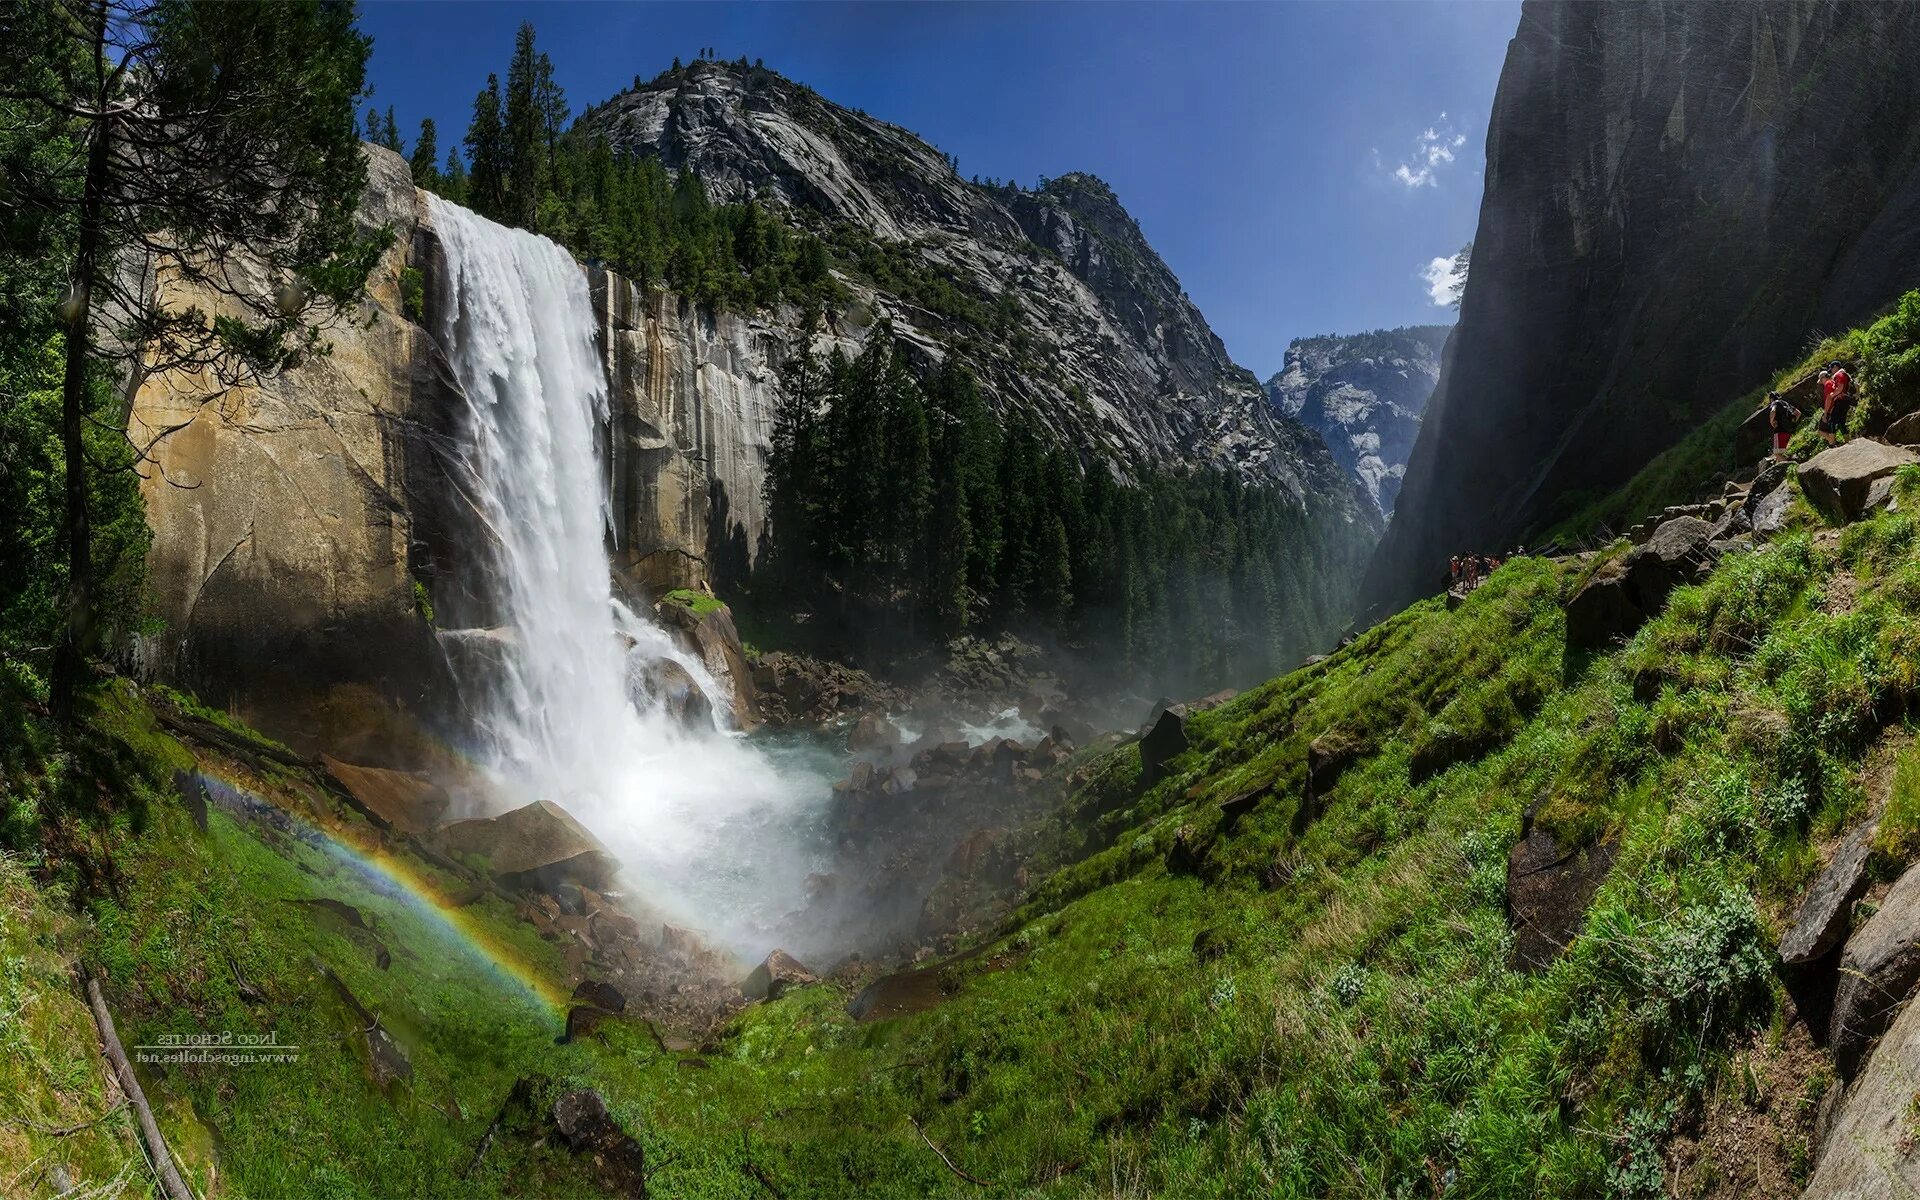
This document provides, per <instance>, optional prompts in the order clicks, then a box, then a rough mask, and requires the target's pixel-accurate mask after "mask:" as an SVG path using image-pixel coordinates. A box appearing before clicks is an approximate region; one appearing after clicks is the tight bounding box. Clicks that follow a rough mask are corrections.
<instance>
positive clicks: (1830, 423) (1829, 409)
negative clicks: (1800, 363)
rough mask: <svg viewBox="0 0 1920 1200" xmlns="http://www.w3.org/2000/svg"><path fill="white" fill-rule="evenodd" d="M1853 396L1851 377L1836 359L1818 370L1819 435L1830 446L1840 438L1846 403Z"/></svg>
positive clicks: (1845, 413)
mask: <svg viewBox="0 0 1920 1200" xmlns="http://www.w3.org/2000/svg"><path fill="white" fill-rule="evenodd" d="M1852 398H1853V379H1852V377H1851V376H1849V375H1848V374H1847V369H1846V368H1845V367H1843V366H1841V365H1840V363H1839V361H1838V360H1837V359H1836V360H1835V361H1833V362H1830V363H1828V364H1827V369H1826V370H1824V371H1822V372H1820V436H1821V437H1824V438H1826V439H1827V445H1829V446H1832V445H1835V444H1837V443H1838V442H1839V440H1840V425H1841V423H1842V422H1843V421H1845V420H1846V419H1847V405H1848V403H1849V402H1850V401H1851V400H1852Z"/></svg>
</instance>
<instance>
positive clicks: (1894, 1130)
mask: <svg viewBox="0 0 1920 1200" xmlns="http://www.w3.org/2000/svg"><path fill="white" fill-rule="evenodd" d="M1917 1089H1920V1004H1909V1005H1907V1007H1906V1009H1905V1010H1904V1011H1902V1012H1901V1014H1900V1019H1899V1020H1897V1021H1895V1022H1894V1023H1893V1028H1892V1029H1891V1030H1889V1031H1888V1033H1887V1036H1886V1037H1884V1038H1882V1039H1881V1041H1880V1046H1879V1048H1878V1049H1877V1050H1875V1051H1874V1053H1873V1058H1872V1059H1871V1060H1870V1061H1869V1062H1868V1063H1867V1069H1866V1071H1865V1072H1864V1073H1863V1074H1862V1075H1861V1077H1860V1081H1859V1082H1858V1083H1856V1084H1855V1085H1854V1086H1853V1087H1852V1088H1850V1089H1847V1090H1846V1091H1844V1092H1842V1090H1841V1088H1840V1087H1839V1086H1838V1085H1834V1086H1831V1087H1829V1088H1828V1089H1827V1091H1828V1094H1829V1095H1836V1094H1837V1095H1840V1096H1841V1099H1840V1102H1839V1111H1838V1112H1837V1113H1835V1114H1834V1115H1833V1118H1832V1124H1831V1126H1830V1128H1829V1129H1828V1130H1827V1134H1826V1136H1825V1137H1824V1138H1822V1139H1820V1142H1819V1146H1820V1157H1819V1159H1818V1160H1817V1161H1816V1162H1815V1164H1814V1171H1813V1178H1812V1179H1811V1180H1810V1181H1808V1183H1807V1190H1806V1191H1805V1192H1804V1193H1803V1195H1804V1196H1806V1197H1808V1198H1809V1200H1814V1198H1818V1200H1828V1198H1830V1197H1845V1198H1847V1200H1906V1198H1907V1197H1911V1196H1914V1195H1915V1194H1920V1155H1916V1154H1915V1152H1914V1151H1915V1149H1916V1147H1915V1145H1914V1138H1913V1120H1914V1118H1913V1098H1914V1094H1915V1092H1916V1090H1917Z"/></svg>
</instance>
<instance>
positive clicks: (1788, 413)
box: [1767, 392, 1800, 462]
mask: <svg viewBox="0 0 1920 1200" xmlns="http://www.w3.org/2000/svg"><path fill="white" fill-rule="evenodd" d="M1799 423H1800V410H1799V409H1797V408H1795V407H1794V406H1793V405H1791V404H1788V403H1787V401H1786V397H1784V396H1782V395H1781V394H1780V393H1779V392H1768V393H1767V426H1768V427H1769V428H1770V429H1772V430H1773V461H1774V462H1785V461H1787V443H1788V442H1790V441H1792V440H1793V429H1794V426H1796V425H1798V424H1799Z"/></svg>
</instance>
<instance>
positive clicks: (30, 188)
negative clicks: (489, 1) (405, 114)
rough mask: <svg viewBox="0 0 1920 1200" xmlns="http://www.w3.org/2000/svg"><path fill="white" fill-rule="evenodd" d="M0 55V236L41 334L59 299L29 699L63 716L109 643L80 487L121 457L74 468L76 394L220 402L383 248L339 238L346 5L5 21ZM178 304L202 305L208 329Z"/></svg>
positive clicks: (111, 2) (180, 7)
mask: <svg viewBox="0 0 1920 1200" xmlns="http://www.w3.org/2000/svg"><path fill="white" fill-rule="evenodd" d="M0 42H4V43H5V44H6V46H7V47H8V50H9V57H10V60H11V65H12V73H13V76H14V82H13V83H12V85H11V86H10V87H9V89H8V91H7V94H6V99H5V100H4V101H3V102H0V103H4V105H5V108H4V111H0V130H4V132H3V133H0V156H4V158H5V159H6V165H7V167H8V170H7V171H6V179H7V184H8V195H9V199H10V202H9V203H8V204H7V205H6V207H5V211H6V213H7V216H6V217H5V218H4V220H5V225H6V228H5V236H6V238H7V240H8V242H9V249H15V248H18V249H19V250H21V251H22V252H23V253H24V254H25V255H26V256H27V257H28V258H30V259H32V260H35V266H33V267H29V268H27V270H28V272H29V273H30V274H31V273H33V272H35V271H36V270H37V271H38V272H39V274H38V277H36V278H32V279H31V280H29V281H28V282H29V283H30V290H29V291H28V292H27V293H26V294H27V297H28V305H29V306H30V307H32V308H35V309H38V310H39V311H38V313H35V314H30V315H35V316H38V318H39V319H38V322H37V323H38V324H39V325H40V326H41V327H42V329H43V331H44V329H45V326H46V324H47V317H46V308H47V306H48V305H49V304H50V303H51V296H50V295H49V293H50V292H51V291H52V289H53V288H55V287H59V288H62V289H64V292H63V294H62V296H61V298H60V304H61V307H62V309H63V310H64V311H62V312H61V313H60V324H61V327H62V328H61V332H62V340H61V342H60V344H59V349H60V351H61V353H62V355H63V358H64V361H63V363H62V365H61V370H60V375H59V380H60V382H59V421H58V426H57V428H58V431H59V434H58V436H59V451H60V459H61V470H62V474H63V478H62V480H61V481H60V482H61V489H60V491H61V496H60V499H61V505H60V508H61V534H60V539H59V541H60V543H61V544H60V546H59V548H60V549H61V550H63V551H64V553H65V557H66V560H67V570H66V579H65V581H64V587H63V589H62V592H61V594H60V605H61V609H62V620H61V622H60V624H59V627H58V632H57V636H56V640H55V645H54V648H53V650H54V654H53V662H52V668H51V680H50V685H49V690H50V692H51V700H52V704H53V707H54V709H55V711H56V712H58V713H59V714H60V715H61V716H62V717H70V716H71V715H72V700H73V696H74V693H75V690H76V688H77V686H78V684H79V682H80V680H81V676H82V675H83V674H84V671H85V662H86V659H87V658H88V657H89V656H90V655H91V654H92V653H94V652H95V651H96V650H97V649H98V648H99V644H100V642H101V640H102V638H103V636H104V634H106V633H110V632H111V631H110V630H103V629H102V628H101V611H100V602H101V597H98V596H96V595H95V594H94V593H93V584H94V582H95V576H96V574H97V571H96V569H95V567H94V565H93V564H92V562H91V554H92V550H93V545H94V537H93V535H92V532H91V530H90V528H89V524H90V521H91V518H92V511H91V505H90V499H91V496H92V493H93V492H95V491H96V490H97V489H96V488H95V487H94V486H93V484H92V483H91V482H90V480H89V476H90V475H92V474H95V473H97V472H96V470H95V468H96V467H98V468H100V469H104V470H105V471H107V472H112V471H115V470H126V469H129V468H130V466H131V465H132V464H131V463H130V462H129V460H128V454H126V453H119V454H116V455H114V456H111V457H110V458H109V460H108V461H107V462H105V463H103V464H96V463H95V462H94V460H93V459H92V458H91V457H90V455H89V449H90V447H89V445H88V442H89V438H88V435H87V432H86V429H87V426H88V425H89V424H90V423H91V422H90V420H89V419H90V418H91V417H93V415H94V412H95V410H97V409H98V407H99V388H98V380H99V379H100V377H101V375H102V373H103V372H104V373H105V374H107V375H108V376H110V377H117V376H118V374H119V372H120V370H123V369H129V368H130V365H131V364H137V365H138V369H139V370H140V371H143V372H146V373H148V374H152V375H164V374H166V373H168V372H172V371H180V372H184V373H185V374H186V375H187V376H188V377H190V378H192V379H194V380H196V381H198V380H203V379H211V380H214V381H217V383H216V385H214V386H221V385H226V386H230V385H231V384H233V383H236V382H244V381H247V380H249V379H251V378H254V377H256V376H257V375H258V374H260V373H263V372H271V371H274V370H278V369H280V368H281V367H284V366H287V365H289V364H290V363H292V362H294V361H297V360H298V359H299V357H300V356H301V355H303V354H316V353H324V352H325V349H326V344H325V343H324V341H323V340H322V339H321V336H320V325H321V323H322V322H323V321H324V320H325V319H326V318H329V317H331V316H333V315H334V314H336V313H337V312H339V311H340V310H342V309H344V308H350V307H351V306H352V305H353V304H354V303H355V302H356V301H357V300H358V299H359V297H360V296H361V295H362V294H363V293H364V290H365V285H366V277H367V272H368V271H369V270H370V269H371V267H372V265H373V262H374V260H375V258H376V257H377V256H378V254H379V251H380V250H381V249H382V247H383V246H384V244H385V241H386V238H385V237H384V236H361V235H359V234H358V233H357V232H356V230H355V228H354V212H355V208H356V206H357V205H358V203H359V199H360V192H361V190H362V187H363V186H364V184H365V181H366V164H365V162H364V160H363V159H362V157H361V155H360V149H359V144H358V141H357V138H356V136H355V134H356V128H355V121H354V105H355V104H356V103H357V101H358V99H359V97H360V96H361V94H362V91H363V82H364V79H365V73H366V59H367V51H368V48H369V45H370V43H369V41H368V39H367V38H365V37H364V36H362V35H361V34H360V33H359V32H358V30H356V29H355V28H354V12H353V7H352V5H350V4H323V3H319V2H318V0H307V2H305V3H288V4H253V3H235V4H181V3H176V2H174V0H102V2H101V3H98V4H91V5H87V6H85V7H84V8H83V9H78V10H73V9H69V8H67V7H66V6H63V5H58V4H22V5H9V6H7V7H6V8H5V9H0ZM388 122H389V125H391V117H389V119H388ZM34 234H37V235H39V237H40V239H42V240H38V241H28V240H21V241H19V242H18V245H17V247H16V245H15V243H16V239H22V237H23V235H34ZM135 246H137V247H138V248H139V249H140V251H141V253H143V254H146V255H149V256H151V258H152V259H153V260H155V261H156V262H158V263H164V264H165V270H166V271H167V273H168V279H169V282H170V286H169V287H166V288H153V287H150V286H148V285H147V283H146V281H145V280H144V279H137V278H136V277H137V276H138V275H139V273H138V272H129V271H127V270H124V269H123V267H124V263H123V262H122V261H121V258H120V255H121V253H122V251H124V250H126V249H127V248H129V247H135ZM242 259H244V261H245V264H246V266H245V268H244V269H241V267H240V262H241V260H242ZM7 261H9V262H11V261H12V255H9V256H8V258H7ZM183 294H185V295H193V294H201V295H209V296H211V295H217V296H219V298H220V301H221V303H220V311H219V312H218V313H216V314H209V313H208V312H206V311H205V310H203V309H202V308H201V307H199V306H198V305H197V304H194V303H192V302H186V303H184V304H183V303H182V302H181V301H180V300H179V299H178V298H179V297H180V296H181V295H183ZM9 335H11V331H9ZM45 338H46V333H45V332H42V334H41V336H40V337H39V338H38V339H36V340H35V341H33V342H30V343H28V345H29V346H32V347H33V348H34V349H38V348H39V347H40V346H42V345H45V344H46V343H45ZM16 352H18V348H16ZM16 403H18V400H17V399H16V398H15V396H14V395H9V397H8V405H9V407H10V408H11V407H13V405H14V404H16ZM115 416H116V417H117V418H118V419H116V420H114V421H112V422H110V423H108V424H109V429H110V430H111V432H112V433H113V434H120V431H121V427H122V426H123V425H124V417H123V416H120V414H118V413H117V412H116V413H115ZM10 432H11V431H10ZM129 449H130V450H131V451H132V452H133V454H135V455H138V454H141V453H144V452H145V451H146V450H147V449H148V448H147V447H145V446H138V447H130V448H129ZM43 473H44V472H43ZM110 599H111V598H109V602H110Z"/></svg>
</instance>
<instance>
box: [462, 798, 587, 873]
mask: <svg viewBox="0 0 1920 1200" xmlns="http://www.w3.org/2000/svg"><path fill="white" fill-rule="evenodd" d="M435 836H436V838H437V839H438V840H439V842H440V844H441V846H442V847H443V848H444V849H446V850H447V852H448V853H451V854H461V855H479V856H480V857H482V858H485V859H486V860H487V862H488V865H489V867H490V868H491V870H492V871H493V874H494V877H495V878H497V879H499V880H500V882H502V883H504V884H506V885H507V886H509V887H515V888H522V889H525V890H529V891H549V890H551V889H553V888H554V887H556V886H558V885H559V884H562V883H574V884H579V885H580V886H582V887H588V888H592V889H594V890H595V891H605V890H607V887H608V885H609V884H610V883H611V882H612V880H613V877H614V875H615V873H616V872H617V870H618V865H617V864H616V863H615V862H614V859H613V856H612V855H611V854H609V853H607V848H606V847H605V846H602V845H601V844H600V842H599V839H597V838H595V837H594V836H593V835H592V834H591V833H588V832H587V830H586V827H585V826H583V825H581V824H580V822H578V821H576V820H574V819H573V817H572V816H570V815H569V814H568V813H567V811H566V810H565V809H563V808H561V807H560V806H559V805H557V804H555V803H553V802H552V801H551V800H536V801H534V802H533V803H532V804H528V805H524V806H523V807H520V808H516V809H514V810H513V811H512V812H507V813H502V814H500V815H499V816H497V817H481V818H477V819H474V820H469V821H455V822H454V823H453V824H451V825H444V826H442V827H441V828H440V829H439V831H438V832H437V834H436V835H435Z"/></svg>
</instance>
